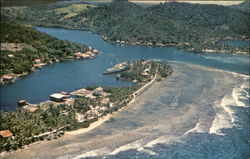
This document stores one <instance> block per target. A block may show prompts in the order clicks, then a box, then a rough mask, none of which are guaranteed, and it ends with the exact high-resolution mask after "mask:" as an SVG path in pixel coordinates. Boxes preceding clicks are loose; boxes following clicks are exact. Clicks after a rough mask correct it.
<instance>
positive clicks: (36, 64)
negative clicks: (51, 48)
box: [33, 59, 45, 69]
mask: <svg viewBox="0 0 250 159" xmlns="http://www.w3.org/2000/svg"><path fill="white" fill-rule="evenodd" d="M42 60H43V59H35V60H34V61H33V68H34V69H42V66H44V65H45V64H44V63H42Z"/></svg>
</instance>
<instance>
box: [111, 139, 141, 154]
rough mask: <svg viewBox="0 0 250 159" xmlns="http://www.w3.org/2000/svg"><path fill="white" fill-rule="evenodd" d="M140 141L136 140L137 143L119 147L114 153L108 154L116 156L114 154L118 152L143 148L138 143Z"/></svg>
mask: <svg viewBox="0 0 250 159" xmlns="http://www.w3.org/2000/svg"><path fill="white" fill-rule="evenodd" d="M140 141H141V140H137V141H134V142H132V143H129V144H126V145H123V146H120V147H118V148H117V149H115V150H114V151H112V152H111V153H110V155H116V154H118V153H120V152H123V151H127V150H132V149H140V148H142V147H143V146H142V144H141V143H140Z"/></svg>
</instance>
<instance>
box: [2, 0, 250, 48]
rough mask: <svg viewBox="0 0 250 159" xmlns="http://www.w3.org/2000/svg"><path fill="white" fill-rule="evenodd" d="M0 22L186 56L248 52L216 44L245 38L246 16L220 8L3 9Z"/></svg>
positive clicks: (181, 5)
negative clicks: (72, 31)
mask: <svg viewBox="0 0 250 159" xmlns="http://www.w3.org/2000/svg"><path fill="white" fill-rule="evenodd" d="M72 8H77V9H72ZM79 8H80V9H79ZM2 19H3V20H7V21H9V20H11V21H18V22H21V23H25V24H32V25H36V26H47V27H63V28H76V29H88V30H92V31H94V32H98V33H99V34H101V35H104V36H105V37H106V38H107V40H109V41H117V40H119V41H125V42H127V43H135V42H139V43H144V44H145V43H153V44H156V43H161V44H164V45H168V44H171V45H176V46H178V47H179V48H182V49H186V50H189V51H192V52H206V51H205V50H215V51H218V52H236V53H237V52H239V53H240V52H242V53H246V52H248V47H239V46H227V45H224V44H221V43H219V41H220V40H225V39H247V38H249V26H250V25H249V14H248V13H247V12H244V11H242V10H240V9H237V8H233V9H232V7H226V6H218V5H201V4H189V3H176V2H173V3H163V4H160V5H155V6H152V7H148V8H145V7H140V6H138V5H136V4H134V3H130V2H126V1H122V2H113V3H106V4H100V5H98V6H93V5H89V4H53V5H47V6H42V7H12V8H10V7H8V8H3V9H2Z"/></svg>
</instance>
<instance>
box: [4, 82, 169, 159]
mask: <svg viewBox="0 0 250 159" xmlns="http://www.w3.org/2000/svg"><path fill="white" fill-rule="evenodd" d="M165 79H166V78H165ZM155 82H156V78H154V79H152V80H151V81H150V82H148V83H147V84H145V85H143V86H142V87H141V88H139V89H138V90H137V91H135V92H134V93H133V94H132V96H133V98H132V99H131V100H130V102H129V103H128V104H127V105H125V106H124V107H122V108H120V109H119V110H117V111H115V112H112V113H111V114H107V115H106V116H103V117H101V118H98V120H97V121H95V122H92V123H90V125H89V127H87V128H79V129H77V130H72V131H65V133H64V135H63V136H62V137H66V136H74V135H79V134H85V133H88V132H90V131H91V130H94V129H96V128H98V127H99V126H101V125H102V124H104V123H105V122H107V121H109V120H110V119H111V118H112V117H114V116H115V115H117V114H118V113H120V112H121V111H123V110H124V109H127V108H129V107H130V106H131V105H132V104H133V103H134V102H135V101H136V98H137V97H138V96H139V95H140V94H141V93H143V92H144V91H146V90H147V89H148V88H150V87H151V86H153V84H154V83H155ZM140 92H141V93H140ZM62 137H59V138H62ZM59 138H58V139H59ZM56 140H57V139H53V140H43V141H37V142H33V143H31V144H29V145H25V146H24V147H23V148H20V149H17V150H14V151H13V150H12V151H10V152H6V151H4V152H1V153H0V157H4V156H7V155H9V154H12V153H15V152H19V151H22V150H26V149H29V148H31V147H32V146H33V145H37V144H41V143H45V142H49V141H56Z"/></svg>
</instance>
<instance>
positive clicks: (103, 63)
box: [0, 27, 249, 111]
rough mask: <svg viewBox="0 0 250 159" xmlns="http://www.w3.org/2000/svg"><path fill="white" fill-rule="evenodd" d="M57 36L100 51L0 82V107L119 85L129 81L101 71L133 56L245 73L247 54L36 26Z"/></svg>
mask: <svg viewBox="0 0 250 159" xmlns="http://www.w3.org/2000/svg"><path fill="white" fill-rule="evenodd" d="M36 29H37V30H39V31H41V32H45V33H47V34H50V35H52V36H55V37H57V38H59V39H63V40H69V41H73V42H80V43H84V44H86V45H89V46H92V47H93V48H96V49H98V50H100V51H102V52H103V53H102V54H100V55H98V57H97V58H95V59H90V60H78V61H71V62H67V63H57V64H53V65H49V66H45V67H43V69H42V70H36V71H35V72H33V73H31V74H30V75H28V76H26V77H24V78H21V79H19V80H17V81H16V82H15V83H14V84H10V85H4V86H1V103H0V104H1V109H2V110H4V111H12V110H15V109H16V107H17V101H18V100H21V99H25V100H27V101H28V102H30V103H39V102H42V101H44V100H48V99H49V95H50V94H52V93H55V92H59V91H73V90H76V89H79V88H83V87H85V86H87V85H105V86H121V85H130V83H129V82H119V81H116V80H115V78H114V76H112V75H108V76H104V75H102V72H104V71H105V70H106V69H107V68H109V67H111V66H112V65H114V64H116V63H119V62H123V61H131V60H137V59H142V58H145V59H164V60H168V61H179V62H185V63H191V64H198V65H201V66H206V67H211V68H217V69H222V70H226V71H232V72H236V73H241V74H249V56H247V55H232V54H226V55H222V54H193V53H187V52H185V51H182V50H177V49H176V48H174V47H150V46H132V45H117V44H111V43H108V42H105V41H103V40H102V39H101V38H100V36H99V35H97V34H92V33H90V32H88V31H80V30H66V29H58V28H42V27H41V28H36Z"/></svg>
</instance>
